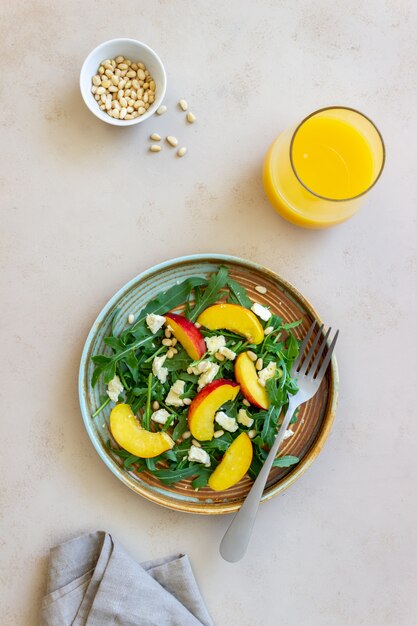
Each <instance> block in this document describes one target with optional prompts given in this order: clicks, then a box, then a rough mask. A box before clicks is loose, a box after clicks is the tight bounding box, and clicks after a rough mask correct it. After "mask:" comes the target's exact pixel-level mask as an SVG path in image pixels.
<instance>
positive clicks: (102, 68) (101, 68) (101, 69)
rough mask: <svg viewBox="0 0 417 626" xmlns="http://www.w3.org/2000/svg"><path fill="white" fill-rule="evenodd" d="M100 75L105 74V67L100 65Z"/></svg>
mask: <svg viewBox="0 0 417 626" xmlns="http://www.w3.org/2000/svg"><path fill="white" fill-rule="evenodd" d="M98 73H99V74H104V67H103V66H102V65H100V67H99V68H98Z"/></svg>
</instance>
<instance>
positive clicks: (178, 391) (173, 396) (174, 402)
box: [165, 380, 185, 406]
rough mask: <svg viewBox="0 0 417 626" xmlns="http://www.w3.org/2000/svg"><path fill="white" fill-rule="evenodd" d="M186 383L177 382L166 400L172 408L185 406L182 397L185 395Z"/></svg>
mask: <svg viewBox="0 0 417 626" xmlns="http://www.w3.org/2000/svg"><path fill="white" fill-rule="evenodd" d="M184 387H185V382H184V381H183V380H176V381H175V383H174V384H173V385H172V387H171V389H170V390H169V392H168V395H167V397H166V398H165V404H168V405H170V406H183V405H184V400H182V399H181V398H180V396H181V395H182V394H183V393H184Z"/></svg>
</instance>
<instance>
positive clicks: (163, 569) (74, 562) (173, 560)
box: [41, 531, 213, 626]
mask: <svg viewBox="0 0 417 626" xmlns="http://www.w3.org/2000/svg"><path fill="white" fill-rule="evenodd" d="M50 556H51V559H50V567H49V572H48V582H47V592H46V595H45V597H44V599H43V602H42V612H41V615H42V624H43V625H44V626H66V625H68V626H70V625H71V626H113V625H116V624H117V626H201V624H203V626H213V622H212V620H211V618H210V615H209V614H208V612H207V609H206V607H205V605H204V602H203V598H202V597H201V594H200V591H199V589H198V587H197V583H196V581H195V578H194V574H193V572H192V569H191V565H190V562H189V560H188V557H187V556H185V555H178V556H173V557H167V558H163V559H157V560H154V561H146V562H145V563H141V564H140V565H139V563H136V561H134V560H133V559H132V558H131V557H130V556H129V555H128V554H126V552H125V551H124V550H123V548H122V547H121V546H120V544H119V543H118V542H117V541H115V540H114V539H113V538H112V537H111V535H109V534H108V533H105V532H102V531H98V532H95V533H91V534H89V535H82V536H81V537H78V538H77V539H73V540H72V541H68V542H66V543H62V544H61V545H59V546H56V547H55V548H52V550H51V555H50Z"/></svg>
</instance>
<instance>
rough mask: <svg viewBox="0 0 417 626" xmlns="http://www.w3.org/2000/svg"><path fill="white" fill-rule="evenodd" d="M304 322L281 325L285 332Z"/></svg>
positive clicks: (298, 321)
mask: <svg viewBox="0 0 417 626" xmlns="http://www.w3.org/2000/svg"><path fill="white" fill-rule="evenodd" d="M302 322H303V320H296V321H295V322H289V323H288V324H281V328H282V329H283V330H289V329H290V328H297V326H299V325H300V324H302ZM294 458H295V457H294Z"/></svg>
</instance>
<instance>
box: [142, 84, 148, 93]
mask: <svg viewBox="0 0 417 626" xmlns="http://www.w3.org/2000/svg"><path fill="white" fill-rule="evenodd" d="M143 89H144V90H145V91H147V90H148V89H149V83H143Z"/></svg>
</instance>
